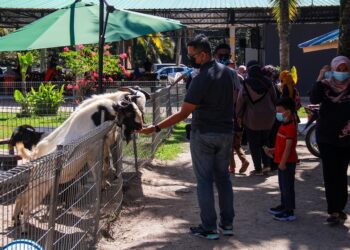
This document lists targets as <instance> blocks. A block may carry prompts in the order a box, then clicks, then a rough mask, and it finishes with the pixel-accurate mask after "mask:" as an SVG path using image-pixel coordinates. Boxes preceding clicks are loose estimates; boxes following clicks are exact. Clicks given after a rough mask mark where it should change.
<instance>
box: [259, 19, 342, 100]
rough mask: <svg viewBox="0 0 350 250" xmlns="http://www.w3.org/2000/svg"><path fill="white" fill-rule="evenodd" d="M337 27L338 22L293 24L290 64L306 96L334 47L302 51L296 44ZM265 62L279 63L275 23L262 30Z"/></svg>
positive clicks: (332, 55) (333, 53)
mask: <svg viewBox="0 0 350 250" xmlns="http://www.w3.org/2000/svg"><path fill="white" fill-rule="evenodd" d="M336 28H338V24H336V23H333V24H293V25H292V29H291V34H290V65H291V66H293V65H295V66H296V68H297V70H298V77H299V80H298V85H297V87H298V89H299V91H300V94H301V95H302V96H306V95H307V93H308V91H309V90H310V88H311V85H312V84H313V83H314V81H315V79H316V78H317V75H318V73H319V70H320V68H321V67H322V66H323V65H325V64H329V63H330V61H331V60H332V58H333V57H334V56H336V53H337V51H336V50H335V49H330V50H324V51H316V52H310V53H303V50H302V49H299V48H298V44H299V43H302V42H305V41H307V40H310V39H312V38H314V37H316V36H319V35H322V34H325V33H327V32H329V31H332V30H334V29H336ZM264 34H265V35H264V40H265V41H264V47H265V53H264V54H265V64H272V65H279V46H278V44H279V39H278V33H277V29H276V25H270V24H268V25H266V26H265V30H264Z"/></svg>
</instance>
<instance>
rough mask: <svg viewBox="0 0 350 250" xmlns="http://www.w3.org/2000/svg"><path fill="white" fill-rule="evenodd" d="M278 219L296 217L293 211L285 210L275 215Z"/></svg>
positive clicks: (287, 219) (284, 219) (283, 219)
mask: <svg viewBox="0 0 350 250" xmlns="http://www.w3.org/2000/svg"><path fill="white" fill-rule="evenodd" d="M273 218H274V219H275V220H278V221H293V220H295V219H296V217H295V215H294V212H293V211H284V212H282V213H279V214H276V215H274V216H273Z"/></svg>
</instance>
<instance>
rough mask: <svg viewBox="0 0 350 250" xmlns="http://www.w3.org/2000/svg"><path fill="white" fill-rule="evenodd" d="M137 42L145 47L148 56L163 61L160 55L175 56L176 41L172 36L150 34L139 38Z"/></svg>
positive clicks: (159, 61)
mask: <svg viewBox="0 0 350 250" xmlns="http://www.w3.org/2000/svg"><path fill="white" fill-rule="evenodd" d="M137 42H138V43H139V44H140V45H141V46H142V47H143V49H144V50H145V53H146V55H147V57H149V58H151V59H152V60H154V61H156V62H157V63H162V61H161V59H160V55H165V56H168V57H170V58H173V57H174V48H175V43H174V41H173V40H172V39H171V38H170V37H165V36H163V35H162V34H160V33H156V34H150V35H146V36H142V37H138V38H137Z"/></svg>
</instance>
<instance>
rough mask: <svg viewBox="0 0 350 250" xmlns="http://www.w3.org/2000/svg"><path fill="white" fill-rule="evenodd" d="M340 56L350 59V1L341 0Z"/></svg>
mask: <svg viewBox="0 0 350 250" xmlns="http://www.w3.org/2000/svg"><path fill="white" fill-rule="evenodd" d="M339 31H340V33H339V47H338V54H339V55H343V56H347V57H349V58H350V1H349V0H341V2H340V16H339Z"/></svg>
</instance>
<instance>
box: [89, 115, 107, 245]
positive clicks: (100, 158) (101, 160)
mask: <svg viewBox="0 0 350 250" xmlns="http://www.w3.org/2000/svg"><path fill="white" fill-rule="evenodd" d="M104 121H105V112H104V111H102V112H101V124H102V123H103V122H104ZM105 140H106V135H105V136H104V137H103V138H102V140H101V150H100V154H99V155H98V157H97V159H96V162H99V163H100V164H94V165H95V169H91V171H95V173H96V207H95V209H96V210H95V229H94V235H93V237H94V244H96V243H97V239H98V237H97V234H98V229H99V227H100V207H101V182H102V168H103V164H104V145H105ZM96 168H97V169H96Z"/></svg>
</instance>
